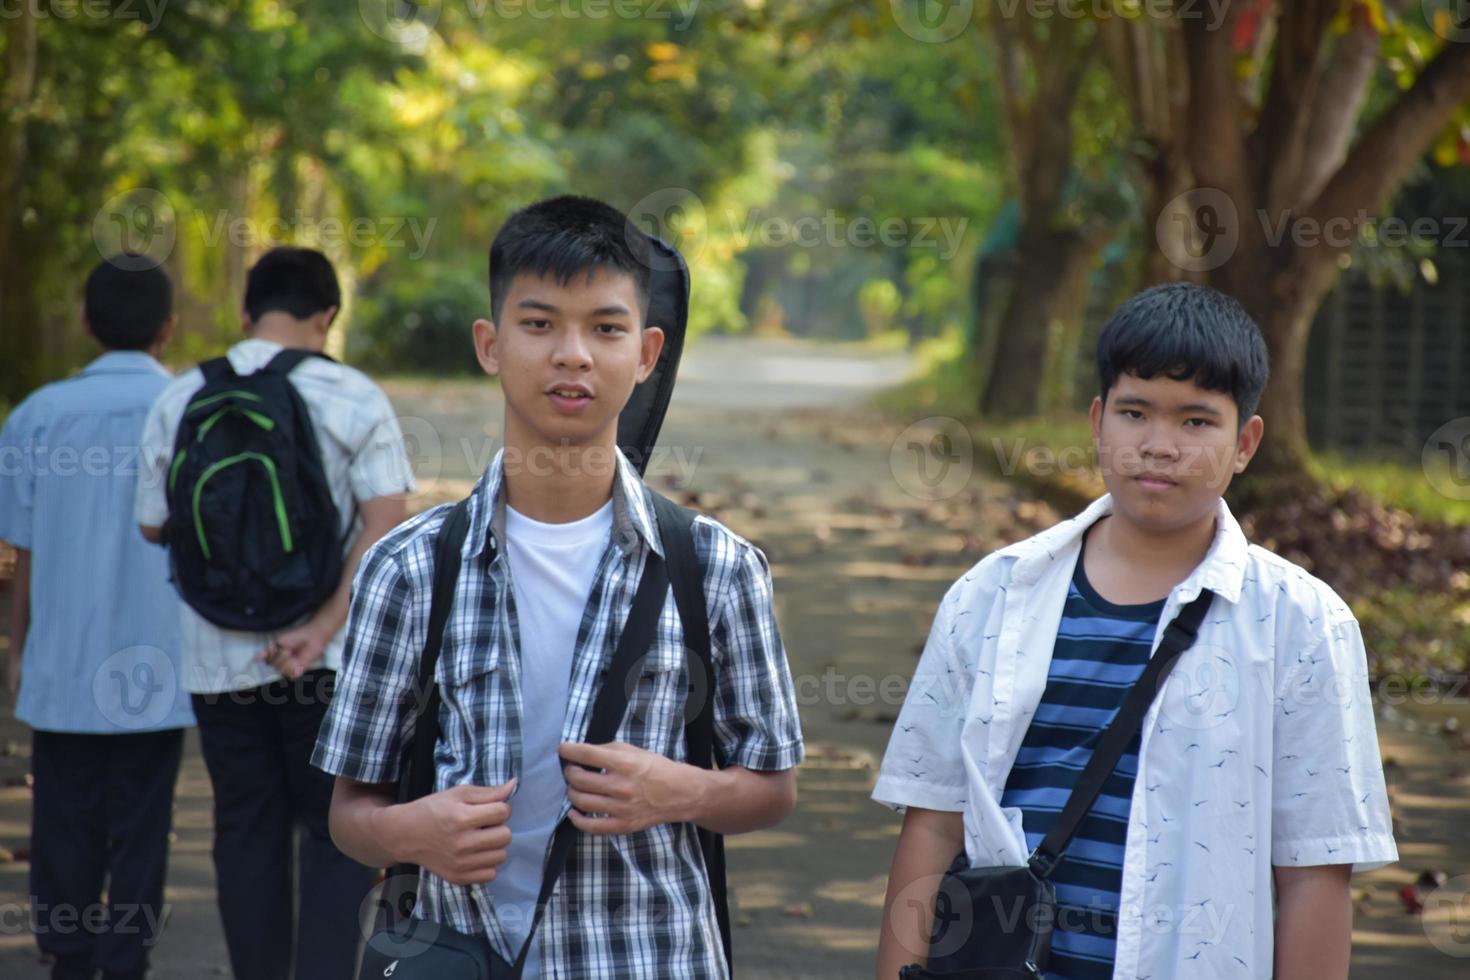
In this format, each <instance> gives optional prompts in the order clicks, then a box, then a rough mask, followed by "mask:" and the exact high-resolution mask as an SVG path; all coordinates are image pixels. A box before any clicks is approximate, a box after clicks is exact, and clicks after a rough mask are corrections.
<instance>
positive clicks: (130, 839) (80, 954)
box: [31, 728, 184, 980]
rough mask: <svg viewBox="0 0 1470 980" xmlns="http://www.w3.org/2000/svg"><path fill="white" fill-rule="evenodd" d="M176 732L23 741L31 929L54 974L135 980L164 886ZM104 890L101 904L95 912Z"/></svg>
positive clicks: (179, 745) (48, 735)
mask: <svg viewBox="0 0 1470 980" xmlns="http://www.w3.org/2000/svg"><path fill="white" fill-rule="evenodd" d="M183 745H184V732H183V730H182V729H178V728H174V729H169V730H167V731H161V732H135V733H128V734H120V735H78V734H72V733H65V732H36V733H35V734H34V737H33V738H32V741H31V746H32V748H31V753H32V754H31V771H32V774H33V775H34V777H35V795H34V800H33V804H32V808H31V819H32V824H31V920H32V921H31V924H32V928H33V929H34V930H35V933H36V943H37V945H38V946H40V947H41V950H42V952H45V953H48V954H50V955H51V956H54V957H55V958H56V964H55V967H54V969H53V973H52V975H53V976H54V977H56V978H58V980H73V978H77V980H81V978H91V977H93V976H95V974H96V971H97V970H101V971H102V973H103V976H104V977H108V978H129V980H131V978H139V977H142V976H143V973H144V971H146V970H147V968H148V953H149V951H150V949H151V948H152V946H153V944H154V943H156V942H157V941H158V934H159V932H161V931H162V927H163V921H164V918H165V907H164V904H163V881H164V876H165V873H166V870H167V866H168V835H169V830H170V829H171V827H172V822H173V799H174V783H175V782H176V781H177V779H178V775H179V757H180V755H181V754H182V752H183ZM104 882H105V883H106V888H107V903H106V905H103V904H102V890H103V885H104Z"/></svg>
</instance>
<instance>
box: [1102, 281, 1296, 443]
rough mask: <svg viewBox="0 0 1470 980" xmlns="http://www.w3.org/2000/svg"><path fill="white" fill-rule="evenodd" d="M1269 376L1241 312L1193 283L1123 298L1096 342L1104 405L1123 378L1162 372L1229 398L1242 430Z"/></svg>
mask: <svg viewBox="0 0 1470 980" xmlns="http://www.w3.org/2000/svg"><path fill="white" fill-rule="evenodd" d="M1270 373H1271V368H1270V357H1269V355H1268V354H1267V352H1266V340H1265V338H1264V337H1262V336H1261V328H1260V327H1259V326H1257V325H1256V321H1255V320H1253V319H1251V315H1250V314H1249V313H1247V312H1246V311H1245V307H1243V306H1241V305H1240V303H1238V302H1237V301H1236V300H1235V299H1234V298H1232V297H1230V296H1227V295H1225V294H1224V293H1222V292H1220V291H1218V290H1215V289H1211V288H1209V287H1208V286H1200V285H1197V284H1195V283H1192V282H1171V283H1166V284H1164V285H1162V286H1154V287H1153V288H1151V289H1146V290H1144V291H1143V292H1141V293H1139V294H1138V295H1137V296H1134V297H1133V298H1132V299H1129V300H1128V301H1127V302H1125V303H1124V304H1123V305H1122V306H1120V307H1118V310H1117V312H1116V313H1114V314H1113V316H1112V318H1111V319H1110V320H1108V323H1107V326H1105V327H1103V332H1102V336H1100V337H1099V338H1098V341H1097V379H1098V384H1099V386H1100V387H1101V390H1102V399H1103V402H1104V403H1106V402H1107V400H1108V392H1109V391H1111V390H1112V389H1113V386H1114V385H1115V384H1117V383H1118V378H1119V377H1120V376H1121V375H1124V374H1132V375H1136V376H1137V377H1140V378H1145V379H1147V378H1153V377H1155V376H1157V375H1160V374H1163V375H1167V376H1168V377H1170V378H1173V379H1174V380H1175V381H1193V382H1194V383H1195V384H1197V385H1199V386H1200V387H1201V388H1204V389H1205V390H1207V391H1218V392H1221V393H1223V394H1227V395H1229V396H1230V397H1231V398H1232V399H1234V401H1235V405H1236V408H1237V409H1238V410H1239V419H1238V420H1237V421H1238V424H1239V425H1244V424H1245V421H1246V420H1247V419H1249V418H1250V417H1251V416H1252V415H1254V414H1256V406H1258V405H1259V404H1260V403H1261V392H1262V391H1264V390H1265V388H1266V380H1267V378H1268V377H1269V376H1270Z"/></svg>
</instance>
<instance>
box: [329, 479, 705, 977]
mask: <svg viewBox="0 0 1470 980" xmlns="http://www.w3.org/2000/svg"><path fill="white" fill-rule="evenodd" d="M648 499H649V500H650V502H651V503H652V504H653V506H654V510H655V512H656V513H657V515H658V525H659V537H660V540H661V542H662V544H663V547H664V553H665V555H666V556H667V560H665V559H660V558H659V556H658V555H657V554H655V553H652V552H650V553H649V556H648V560H647V564H646V565H645V566H644V569H643V577H642V579H641V580H640V581H639V583H638V590H637V592H635V593H634V596H633V606H632V609H631V610H630V611H629V613H628V619H627V622H626V623H624V625H623V632H622V635H621V636H620V637H619V638H618V644H617V647H616V649H615V650H614V651H613V655H612V660H611V662H610V663H609V664H608V667H607V671H606V673H605V674H604V675H603V681H602V685H601V687H600V688H599V690H598V693H597V700H596V701H595V702H594V703H593V706H592V716H591V718H590V719H589V721H588V724H587V736H586V741H587V742H589V743H591V744H605V743H608V742H611V741H612V740H613V739H614V738H615V737H616V736H617V731H618V727H619V726H620V725H621V723H622V719H623V715H624V714H625V713H626V711H627V707H628V685H627V683H626V682H627V679H628V678H629V677H630V676H631V672H632V670H633V669H634V668H636V667H637V665H638V662H639V661H640V660H641V659H642V658H643V656H644V654H645V653H646V652H647V650H648V648H649V646H650V645H651V644H652V642H653V640H654V638H655V634H656V633H657V629H658V619H659V614H660V613H661V611H662V610H663V605H664V599H665V597H666V596H667V595H668V590H669V587H670V585H672V586H673V588H674V601H675V604H676V606H677V607H678V609H679V617H680V619H681V621H682V622H683V625H684V635H685V643H686V645H687V646H688V648H689V653H690V655H691V657H692V658H695V661H696V662H694V663H691V665H690V676H691V678H694V679H700V678H702V679H703V681H704V687H703V691H704V695H703V696H702V697H701V701H700V710H699V711H698V712H697V713H696V714H695V716H694V717H693V718H691V719H687V724H686V727H685V737H686V740H687V743H688V753H689V762H690V764H691V765H698V766H700V767H701V768H706V769H707V768H711V766H712V765H713V764H714V707H713V678H714V673H713V664H712V661H711V653H710V643H709V622H708V617H707V615H706V613H705V605H704V590H703V581H702V575H701V574H700V571H699V568H700V566H699V563H698V556H697V555H696V553H695V549H694V537H693V531H692V527H691V525H692V521H693V514H692V513H691V512H690V511H688V510H685V509H684V508H682V507H680V506H679V505H677V504H675V503H674V502H673V501H671V500H669V499H667V498H666V497H664V496H662V495H660V494H658V493H655V492H653V491H649V492H648ZM468 526H469V509H468V505H467V501H463V500H462V501H460V502H459V503H458V504H456V505H455V506H454V507H453V508H451V509H450V511H449V514H448V516H447V517H446V518H445V521H444V524H443V526H442V528H441V529H440V532H439V537H438V540H437V541H436V542H435V550H434V592H433V599H432V601H431V605H430V613H429V630H428V636H427V638H426V640H425V642H424V651H423V655H422V656H421V657H420V659H419V677H418V683H419V687H418V691H419V692H421V693H423V694H425V695H426V696H424V697H421V698H420V699H419V710H418V711H417V713H416V723H415V728H414V736H413V743H412V746H411V749H410V757H409V761H408V766H407V771H406V773H405V774H404V776H403V778H402V779H401V780H400V782H399V792H398V799H399V802H401V803H406V802H409V801H412V800H416V799H419V798H420V797H423V796H426V795H428V794H429V793H430V792H431V791H432V790H433V782H434V743H435V742H436V741H437V740H438V736H439V725H438V718H439V705H440V696H439V688H438V685H437V684H436V683H435V682H434V669H435V665H436V664H437V663H438V660H439V649H440V646H441V645H442V642H443V637H444V626H445V624H446V622H447V621H448V619H449V607H450V605H451V604H452V601H453V597H454V585H455V581H456V579H457V578H458V576H459V567H460V547H461V545H462V544H463V542H464V538H465V534H466V532H467V531H468ZM671 567H672V568H673V570H674V572H673V581H672V582H671V581H670V572H669V569H670V568H671ZM696 671H697V673H696ZM578 833H579V832H578V830H577V828H576V826H575V825H574V824H573V823H572V822H571V821H570V820H563V821H562V822H561V823H560V824H558V825H557V828H556V830H555V831H554V833H553V835H552V839H551V848H550V850H549V852H548V854H547V858H546V864H545V867H544V868H543V870H542V879H541V890H540V894H539V895H538V896H537V898H536V908H535V912H534V913H533V915H532V919H531V928H530V931H529V933H528V934H527V936H526V941H525V943H524V944H522V946H521V949H520V952H519V954H518V955H517V956H516V960H515V962H514V963H508V962H506V960H505V958H504V957H502V956H500V955H499V954H498V953H496V952H495V951H494V950H493V949H492V948H491V947H490V944H489V942H487V941H486V940H485V938H484V937H483V936H468V935H465V934H463V933H461V932H458V931H456V930H454V929H452V928H450V927H449V926H446V925H444V924H443V923H439V922H431V921H427V920H423V919H415V918H413V917H412V915H411V913H412V910H413V906H414V903H415V901H416V899H417V888H416V883H417V881H418V873H419V869H418V868H417V867H416V866H413V865H398V866H396V867H394V868H392V869H390V872H389V877H388V881H389V884H390V885H391V886H394V888H393V891H394V894H392V895H387V894H385V895H384V896H383V898H382V899H381V900H380V902H379V909H380V912H381V913H382V915H381V916H380V920H381V921H380V925H379V928H378V929H377V930H376V931H375V932H374V933H373V935H372V936H371V938H369V939H368V942H367V945H366V947H365V948H364V950H363V955H362V965H361V967H360V969H359V971H358V976H359V980H383V978H393V980H520V977H521V974H522V971H524V970H525V966H526V958H527V957H528V956H529V955H530V952H531V944H532V943H534V942H535V941H536V932H537V930H538V929H539V927H540V925H541V920H542V918H544V917H545V914H546V907H547V905H548V903H549V902H550V900H551V896H552V893H553V892H554V891H555V889H556V883H557V881H558V879H560V877H561V874H562V872H563V871H564V870H565V869H566V865H567V861H568V859H569V858H570V857H571V854H572V849H573V848H574V847H575V846H576V842H577V835H578ZM699 841H700V848H701V850H702V851H703V854H704V861H705V869H706V871H707V873H708V875H709V880H710V889H711V893H712V896H713V899H714V904H715V911H716V915H717V918H718V920H719V925H720V934H721V940H722V942H723V944H724V952H725V959H726V962H727V964H728V963H730V962H731V948H730V915H729V905H728V898H727V895H726V887H725V857H724V839H723V838H722V837H720V836H719V835H717V834H713V833H711V832H709V831H706V830H700V831H699ZM732 975H733V967H732Z"/></svg>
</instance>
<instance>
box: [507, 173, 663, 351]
mask: <svg viewBox="0 0 1470 980" xmlns="http://www.w3.org/2000/svg"><path fill="white" fill-rule="evenodd" d="M651 255H652V245H651V244H650V242H649V239H648V236H647V235H646V234H644V232H643V231H642V229H640V228H638V226H637V225H634V224H633V223H632V222H631V221H629V220H628V218H627V216H626V215H624V214H623V213H622V212H621V211H619V210H618V209H617V208H614V207H612V206H611V205H608V204H604V203H602V202H601V201H596V200H593V199H592V198H590V197H574V196H571V195H565V196H562V197H553V198H550V199H549V200H545V201H539V202H537V203H535V204H532V205H530V206H529V207H525V208H522V209H521V210H519V211H517V212H515V213H514V214H512V215H511V216H510V217H509V218H507V219H506V222H505V224H503V225H501V226H500V231H498V232H496V234H495V241H494V242H492V243H491V245H490V316H491V318H492V319H494V320H496V321H497V322H498V321H499V320H500V309H501V307H502V306H503V305H504V304H505V297H506V296H508V295H509V294H510V284H511V282H512V281H514V279H515V277H516V276H518V275H520V274H521V273H523V272H526V273H530V274H532V275H536V276H546V275H554V276H555V277H556V279H557V281H558V282H559V283H561V284H562V285H566V284H567V283H569V282H571V281H572V277H573V276H576V275H580V274H583V273H591V272H592V271H593V270H594V269H609V270H614V271H617V272H622V273H625V274H627V275H629V276H631V277H632V278H633V284H634V286H635V287H636V290H637V293H638V306H639V308H640V311H641V312H640V315H639V323H640V324H641V323H642V322H643V320H644V318H645V317H646V316H647V314H648V280H649V275H650V270H651V268H652V266H651V262H652V259H651Z"/></svg>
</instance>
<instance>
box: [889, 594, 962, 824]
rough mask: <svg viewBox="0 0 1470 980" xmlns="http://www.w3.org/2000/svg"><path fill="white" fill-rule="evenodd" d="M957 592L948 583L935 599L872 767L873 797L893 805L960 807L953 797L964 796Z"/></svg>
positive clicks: (955, 808) (938, 808) (944, 808)
mask: <svg viewBox="0 0 1470 980" xmlns="http://www.w3.org/2000/svg"><path fill="white" fill-rule="evenodd" d="M959 595H960V592H959V590H958V588H954V589H951V590H950V593H949V594H948V595H947V596H945V598H944V601H943V602H941V603H940V604H939V610H938V612H936V613H935V615H934V625H933V626H931V627H930V629H929V639H928V641H927V642H926V643H925V644H924V652H923V654H922V655H921V656H920V657H919V666H918V667H917V668H916V669H915V670H914V678H913V681H912V682H911V683H910V685H909V690H908V694H907V695H906V696H905V697H904V702H903V708H902V709H901V710H900V711H899V714H898V722H897V723H896V724H895V726H894V729H893V734H892V735H891V736H889V739H888V750H887V751H886V752H885V753H884V754H883V764H882V765H881V766H880V767H879V770H878V781H877V783H876V785H874V787H873V799H874V800H876V801H878V802H879V803H883V804H885V805H887V806H890V807H892V808H894V809H903V808H904V807H910V806H916V807H920V808H922V809H925V810H947V811H949V812H952V813H953V812H959V811H963V809H964V805H963V803H962V802H959V801H962V800H964V799H965V796H966V793H965V786H966V779H965V765H964V760H963V758H962V757H961V755H960V733H961V731H962V730H963V728H964V724H965V710H966V707H967V706H968V704H969V675H968V673H967V672H966V671H965V669H964V664H963V663H962V662H961V661H960V658H959V657H958V656H957V655H956V653H955V644H954V632H955V619H956V616H955V613H956V606H957V604H958V598H959Z"/></svg>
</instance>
